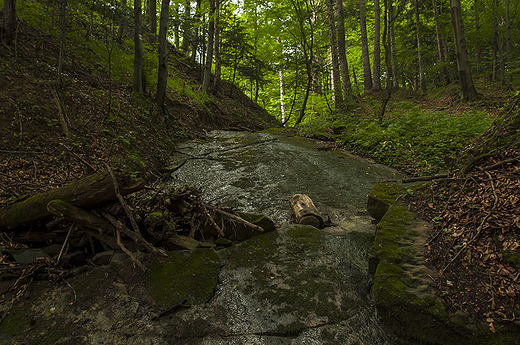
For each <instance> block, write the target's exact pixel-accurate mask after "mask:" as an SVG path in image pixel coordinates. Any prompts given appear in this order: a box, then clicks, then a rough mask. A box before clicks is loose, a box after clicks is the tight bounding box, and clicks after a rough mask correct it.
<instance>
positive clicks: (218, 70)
mask: <svg viewBox="0 0 520 345" xmlns="http://www.w3.org/2000/svg"><path fill="white" fill-rule="evenodd" d="M221 75H222V62H221V60H220V0H215V77H214V79H213V93H215V94H216V93H217V92H218V89H219V88H220V79H221Z"/></svg>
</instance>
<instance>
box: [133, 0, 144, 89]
mask: <svg viewBox="0 0 520 345" xmlns="http://www.w3.org/2000/svg"><path fill="white" fill-rule="evenodd" d="M141 17H142V15H141V0H134V81H133V90H134V91H135V92H137V93H140V94H142V93H143V42H142V40H141V27H142V19H141Z"/></svg>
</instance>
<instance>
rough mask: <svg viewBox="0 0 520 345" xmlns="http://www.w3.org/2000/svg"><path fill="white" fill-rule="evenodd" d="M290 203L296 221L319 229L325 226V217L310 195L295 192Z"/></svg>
mask: <svg viewBox="0 0 520 345" xmlns="http://www.w3.org/2000/svg"><path fill="white" fill-rule="evenodd" d="M290 203H291V209H292V213H293V218H294V221H295V222H296V223H298V224H305V225H312V226H314V227H316V228H318V229H323V228H324V227H325V222H324V221H323V217H322V216H321V215H320V213H319V211H318V209H317V208H316V206H314V202H312V199H311V198H309V196H307V195H305V194H294V195H293V196H292V197H291V199H290Z"/></svg>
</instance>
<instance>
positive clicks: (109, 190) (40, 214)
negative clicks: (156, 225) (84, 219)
mask: <svg viewBox="0 0 520 345" xmlns="http://www.w3.org/2000/svg"><path fill="white" fill-rule="evenodd" d="M116 178H117V181H118V183H119V192H120V193H121V195H126V194H130V193H133V192H136V191H138V190H141V189H142V188H144V180H142V179H133V178H131V177H129V176H127V175H122V174H120V173H117V174H116ZM115 198H116V194H115V192H114V183H113V180H112V177H111V176H110V174H109V173H107V172H100V173H97V174H94V175H90V176H87V177H84V178H82V179H79V180H77V181H74V182H72V183H70V184H68V185H66V186H64V187H61V188H58V189H53V190H50V191H48V192H44V193H41V194H37V195H35V196H32V197H30V198H28V199H25V200H24V201H21V202H18V203H15V204H12V205H10V206H7V207H4V208H3V209H0V229H2V230H5V229H7V228H17V227H19V226H22V225H24V224H27V223H30V222H33V221H36V220H40V219H43V218H45V217H48V216H50V213H49V211H48V210H47V204H48V203H49V202H51V201H52V200H56V199H59V200H63V201H64V202H67V203H70V204H72V205H75V206H78V207H83V208H89V207H93V206H95V205H97V204H100V203H103V202H106V201H109V200H114V199H115Z"/></svg>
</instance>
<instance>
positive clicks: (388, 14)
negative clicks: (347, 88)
mask: <svg viewBox="0 0 520 345" xmlns="http://www.w3.org/2000/svg"><path fill="white" fill-rule="evenodd" d="M391 1H392V0H390V4H389V3H388V2H389V0H384V4H385V16H384V28H383V46H384V48H385V63H386V69H387V79H386V97H385V98H384V99H383V101H382V104H381V111H380V112H379V122H382V121H383V117H384V116H385V110H386V106H387V104H388V102H389V101H390V97H391V96H392V84H393V81H392V78H393V72H392V62H391V39H390V35H387V34H388V33H389V28H390V27H391V26H392V24H393V23H392V20H393V18H392V17H393V16H392V12H393V11H392V2H391Z"/></svg>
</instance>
